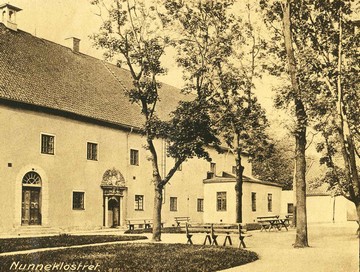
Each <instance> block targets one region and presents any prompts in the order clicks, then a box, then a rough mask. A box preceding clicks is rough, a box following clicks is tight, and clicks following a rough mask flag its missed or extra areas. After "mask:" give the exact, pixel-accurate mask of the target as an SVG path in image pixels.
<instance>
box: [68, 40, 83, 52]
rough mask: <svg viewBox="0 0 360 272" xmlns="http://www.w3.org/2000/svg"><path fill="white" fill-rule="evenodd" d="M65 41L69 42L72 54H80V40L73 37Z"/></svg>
mask: <svg viewBox="0 0 360 272" xmlns="http://www.w3.org/2000/svg"><path fill="white" fill-rule="evenodd" d="M66 40H68V41H69V47H70V48H71V49H72V51H73V52H74V53H79V52H80V39H79V38H75V37H70V38H67V39H66Z"/></svg>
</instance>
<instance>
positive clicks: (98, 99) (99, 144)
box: [0, 4, 281, 233]
mask: <svg viewBox="0 0 360 272" xmlns="http://www.w3.org/2000/svg"><path fill="white" fill-rule="evenodd" d="M0 11H1V12H2V23H0V124H1V127H0V145H1V151H2V152H1V155H0V184H1V186H0V193H1V195H2V197H1V198H0V205H1V207H2V209H1V212H0V213H1V218H2V220H1V221H0V232H1V233H5V232H12V231H21V230H22V229H26V228H29V227H38V228H40V229H46V228H56V229H61V230H74V229H100V228H109V227H118V226H125V225H126V220H127V219H130V218H132V219H133V218H143V219H145V218H152V211H153V198H154V194H153V190H154V188H153V184H152V182H151V177H152V168H151V163H150V162H149V160H148V157H149V155H150V154H149V153H148V152H147V151H146V149H144V145H145V144H146V140H145V139H144V138H143V137H142V136H141V135H140V134H139V128H140V127H141V126H142V124H143V121H144V120H143V117H142V116H141V114H140V108H139V107H138V106H137V105H136V104H131V103H130V102H129V100H128V98H127V96H126V91H127V90H129V89H130V88H131V87H132V80H131V77H130V75H129V72H128V71H126V70H124V69H121V68H118V67H116V66H114V65H112V64H109V63H106V62H104V61H101V60H99V59H96V58H93V57H90V56H87V55H84V54H82V53H81V52H79V40H78V39H76V38H72V40H73V43H72V44H73V47H72V48H67V47H64V46H61V45H59V44H56V43H53V42H50V41H47V40H44V39H41V38H38V37H34V36H32V35H31V34H29V33H26V32H23V31H21V30H18V29H17V25H16V20H15V19H16V17H15V15H16V12H18V11H20V9H18V8H16V7H14V6H11V5H9V4H4V5H1V6H0ZM160 97H161V101H160V102H159V104H158V114H159V116H160V117H161V118H166V117H167V116H168V114H169V113H170V112H171V111H172V110H173V109H175V108H176V105H177V103H178V101H180V100H181V99H183V98H184V97H183V95H182V94H181V93H180V91H179V90H178V89H176V88H174V87H171V86H168V85H166V84H163V85H162V88H161V90H160ZM155 145H156V149H157V150H158V155H159V164H160V170H161V174H163V175H164V174H166V173H167V171H168V170H169V169H170V168H171V167H172V166H173V164H174V161H173V159H172V158H169V157H167V156H166V142H165V141H164V140H162V139H158V140H155ZM209 152H210V155H211V158H212V162H211V163H210V162H207V161H205V160H200V159H191V160H188V161H186V162H184V163H183V165H182V167H181V169H179V171H177V172H176V173H175V175H174V176H173V178H172V179H171V181H170V183H169V184H168V185H166V188H165V190H164V202H163V209H162V218H163V221H164V222H165V226H171V225H173V224H174V223H175V222H174V217H175V216H189V217H190V218H191V220H192V221H196V222H204V221H206V222H219V221H223V222H233V221H234V216H235V214H234V207H235V201H234V194H235V191H234V183H233V181H234V177H232V178H231V180H232V181H231V182H229V181H225V180H223V176H224V174H223V173H224V172H227V173H231V171H232V169H233V166H234V165H235V160H234V156H233V154H232V153H231V152H224V153H222V154H219V153H217V152H216V151H215V150H212V149H209ZM243 161H244V166H245V175H246V176H248V177H250V176H251V164H250V163H249V162H248V160H247V158H246V156H244V158H243ZM209 173H211V174H212V177H213V178H212V179H207V178H208V177H209ZM280 191H281V188H280V187H279V186H276V185H274V184H270V183H266V182H260V181H257V180H255V179H252V178H248V180H246V181H245V184H244V197H243V199H244V203H246V204H245V205H244V221H249V222H252V221H253V220H254V218H255V217H254V216H256V214H257V213H261V215H263V214H268V213H270V214H271V213H279V212H280V204H279V203H280ZM224 192H226V193H225V194H224ZM254 193H255V194H256V197H255V198H254ZM270 198H271V201H272V202H271V203H272V204H271V205H272V206H271V209H270V208H269V207H270V206H269V205H270V204H269V201H270V200H269V199H270ZM219 201H220V202H221V203H222V204H221V203H220V202H219ZM219 203H220V204H219ZM223 203H227V204H226V205H224V204H223ZM249 203H250V204H249ZM254 203H255V205H256V208H255V210H253V208H254ZM256 203H257V204H256ZM219 205H220V206H219Z"/></svg>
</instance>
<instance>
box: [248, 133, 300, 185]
mask: <svg viewBox="0 0 360 272" xmlns="http://www.w3.org/2000/svg"><path fill="white" fill-rule="evenodd" d="M272 142H273V145H272V148H271V149H270V152H269V154H268V155H267V156H263V157H262V158H258V159H255V160H254V161H253V164H252V166H253V167H252V168H253V174H254V176H255V177H257V178H259V179H261V180H266V181H270V182H274V183H278V184H281V185H282V189H283V190H292V189H293V176H294V149H293V148H294V147H293V145H292V144H291V143H290V142H289V141H288V136H286V138H285V137H283V138H281V139H280V140H277V141H274V140H273V141H272Z"/></svg>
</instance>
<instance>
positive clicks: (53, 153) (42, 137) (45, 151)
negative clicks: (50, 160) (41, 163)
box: [40, 132, 55, 155]
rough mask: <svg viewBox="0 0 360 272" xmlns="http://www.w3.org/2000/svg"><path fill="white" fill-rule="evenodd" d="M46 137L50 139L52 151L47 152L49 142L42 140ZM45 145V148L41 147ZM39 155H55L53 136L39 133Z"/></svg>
mask: <svg viewBox="0 0 360 272" xmlns="http://www.w3.org/2000/svg"><path fill="white" fill-rule="evenodd" d="M45 137H47V138H48V139H52V150H51V152H49V143H50V141H46V142H45V141H44V140H43V139H44V138H45ZM44 143H46V146H45V145H43V144H44ZM40 153H41V154H44V155H55V135H54V134H50V133H45V132H41V133H40Z"/></svg>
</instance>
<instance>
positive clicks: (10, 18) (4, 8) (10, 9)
mask: <svg viewBox="0 0 360 272" xmlns="http://www.w3.org/2000/svg"><path fill="white" fill-rule="evenodd" d="M18 11H21V8H18V7H15V6H13V5H10V4H1V5H0V16H1V22H2V23H3V24H4V25H5V26H6V27H7V28H9V29H11V30H14V31H17V24H16V13H17V12H18Z"/></svg>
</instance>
